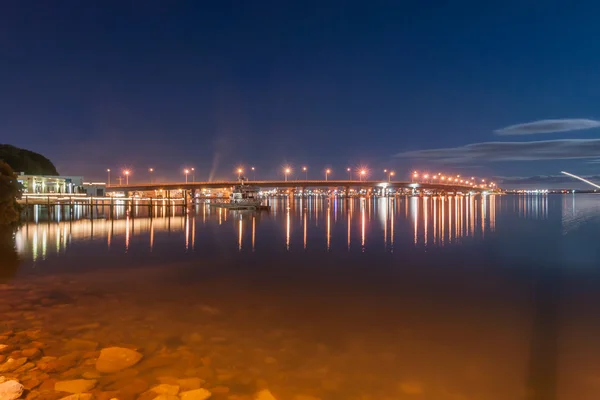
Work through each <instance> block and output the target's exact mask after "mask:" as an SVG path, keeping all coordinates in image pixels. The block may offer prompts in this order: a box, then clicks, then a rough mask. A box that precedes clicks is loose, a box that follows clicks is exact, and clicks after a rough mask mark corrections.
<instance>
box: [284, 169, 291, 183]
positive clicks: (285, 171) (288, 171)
mask: <svg viewBox="0 0 600 400" xmlns="http://www.w3.org/2000/svg"><path fill="white" fill-rule="evenodd" d="M289 173H290V169H289V168H286V169H285V170H283V174H284V176H285V181H286V182H287V178H288V174H289Z"/></svg>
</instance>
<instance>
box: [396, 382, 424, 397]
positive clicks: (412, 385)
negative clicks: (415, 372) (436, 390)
mask: <svg viewBox="0 0 600 400" xmlns="http://www.w3.org/2000/svg"><path fill="white" fill-rule="evenodd" d="M398 391H399V392H400V393H404V394H423V387H422V386H421V384H420V383H419V382H401V383H400V384H399V385H398Z"/></svg>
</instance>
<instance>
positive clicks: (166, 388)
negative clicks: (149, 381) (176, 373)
mask: <svg viewBox="0 0 600 400" xmlns="http://www.w3.org/2000/svg"><path fill="white" fill-rule="evenodd" d="M150 391H151V392H154V393H156V394H157V395H158V394H167V395H173V396H175V395H177V393H179V385H169V384H167V383H161V384H160V385H156V386H154V387H152V388H151V389H150Z"/></svg>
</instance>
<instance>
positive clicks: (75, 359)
mask: <svg viewBox="0 0 600 400" xmlns="http://www.w3.org/2000/svg"><path fill="white" fill-rule="evenodd" d="M51 358H52V357H42V358H41V359H40V361H39V362H38V367H39V368H40V369H41V370H42V371H44V372H58V373H60V372H65V371H66V370H68V369H70V368H73V367H74V366H76V365H77V364H78V363H79V361H80V360H81V353H79V352H73V353H70V354H66V355H64V356H61V357H58V358H57V359H53V360H49V361H48V362H46V359H51Z"/></svg>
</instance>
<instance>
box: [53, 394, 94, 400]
mask: <svg viewBox="0 0 600 400" xmlns="http://www.w3.org/2000/svg"><path fill="white" fill-rule="evenodd" d="M93 398H94V395H93V394H91V393H78V394H72V395H70V396H67V397H63V398H62V399H60V400H93Z"/></svg>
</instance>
